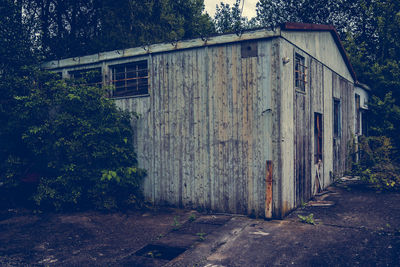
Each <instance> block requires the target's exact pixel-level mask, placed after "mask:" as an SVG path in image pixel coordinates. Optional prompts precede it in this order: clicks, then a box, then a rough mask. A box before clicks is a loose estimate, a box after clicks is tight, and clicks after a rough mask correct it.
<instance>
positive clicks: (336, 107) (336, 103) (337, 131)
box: [333, 99, 341, 138]
mask: <svg viewBox="0 0 400 267" xmlns="http://www.w3.org/2000/svg"><path fill="white" fill-rule="evenodd" d="M340 120H341V114H340V100H339V99H335V100H333V137H335V138H338V137H340V135H341V121H340Z"/></svg>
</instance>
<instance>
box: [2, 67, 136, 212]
mask: <svg viewBox="0 0 400 267" xmlns="http://www.w3.org/2000/svg"><path fill="white" fill-rule="evenodd" d="M32 75H34V77H32V79H33V81H34V83H33V84H31V85H30V91H31V92H30V94H28V95H25V96H15V100H16V105H15V107H14V111H13V113H12V114H11V117H12V119H13V123H12V124H10V125H11V126H10V127H12V132H13V138H10V140H8V141H9V144H10V147H9V148H8V150H7V151H6V152H7V154H8V155H7V157H6V161H5V163H4V164H2V165H1V169H0V170H1V172H0V173H1V176H0V180H1V182H2V183H3V190H4V189H5V190H9V189H10V188H21V186H24V185H25V184H26V183H28V184H29V183H30V184H31V185H30V186H31V188H32V190H31V191H32V192H30V193H32V195H31V197H32V198H33V200H34V201H35V203H36V205H38V206H39V207H41V208H52V209H54V208H55V209H57V210H60V209H75V208H92V207H95V208H98V209H114V208H121V207H126V206H130V205H138V204H140V197H141V194H140V182H141V179H142V178H143V176H144V172H143V170H141V169H138V168H137V161H136V155H135V153H134V152H133V145H132V136H133V132H132V128H131V127H130V118H131V114H129V113H127V112H122V111H120V110H119V109H118V108H117V107H116V106H115V104H114V102H113V101H112V100H110V99H107V98H106V97H105V95H106V92H105V91H104V89H101V88H97V87H88V86H84V85H82V84H78V83H74V81H66V80H59V79H57V78H56V77H55V76H54V75H51V74H48V73H43V72H34V73H32ZM27 86H28V85H27Z"/></svg>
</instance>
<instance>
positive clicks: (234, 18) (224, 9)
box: [214, 0, 258, 34]
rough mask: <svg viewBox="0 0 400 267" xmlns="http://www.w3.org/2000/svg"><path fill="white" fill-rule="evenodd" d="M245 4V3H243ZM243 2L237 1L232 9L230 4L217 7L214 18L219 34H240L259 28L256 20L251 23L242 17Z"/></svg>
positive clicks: (221, 4)
mask: <svg viewBox="0 0 400 267" xmlns="http://www.w3.org/2000/svg"><path fill="white" fill-rule="evenodd" d="M242 3H243V2H242ZM240 5H241V0H236V2H235V4H233V6H232V7H231V6H230V5H229V4H224V3H223V2H221V3H220V5H217V7H216V8H217V9H216V12H215V16H214V25H215V29H216V31H217V32H218V33H232V32H234V33H238V34H240V32H241V31H243V30H246V29H251V28H256V27H257V26H258V24H257V21H256V20H255V19H251V20H250V21H249V20H248V19H247V18H246V17H243V16H242V10H241V7H240Z"/></svg>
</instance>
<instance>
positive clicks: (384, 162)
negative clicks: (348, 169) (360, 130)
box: [355, 136, 400, 190]
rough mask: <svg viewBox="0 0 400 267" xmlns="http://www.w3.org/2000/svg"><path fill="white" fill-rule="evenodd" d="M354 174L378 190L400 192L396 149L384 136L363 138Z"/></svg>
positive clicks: (399, 174) (399, 170)
mask: <svg viewBox="0 0 400 267" xmlns="http://www.w3.org/2000/svg"><path fill="white" fill-rule="evenodd" d="M359 149H360V160H359V162H358V163H357V164H356V165H355V170H356V174H358V175H359V176H360V178H361V179H362V180H363V181H365V182H367V183H369V184H371V185H372V186H373V187H375V188H376V189H378V190H400V168H399V164H398V161H397V160H396V154H397V153H396V149H395V147H394V146H393V145H392V141H391V139H390V138H389V137H386V136H379V137H377V136H371V137H363V138H361V139H360V143H359Z"/></svg>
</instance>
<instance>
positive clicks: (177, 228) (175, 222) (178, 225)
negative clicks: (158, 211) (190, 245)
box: [172, 216, 181, 231]
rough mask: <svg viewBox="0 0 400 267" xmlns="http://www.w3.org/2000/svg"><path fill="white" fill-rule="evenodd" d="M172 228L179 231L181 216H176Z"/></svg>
mask: <svg viewBox="0 0 400 267" xmlns="http://www.w3.org/2000/svg"><path fill="white" fill-rule="evenodd" d="M172 226H173V228H172V230H173V231H178V230H179V228H181V223H180V222H179V216H175V217H174V222H173V223H172Z"/></svg>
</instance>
